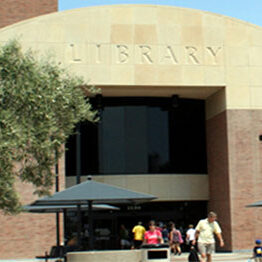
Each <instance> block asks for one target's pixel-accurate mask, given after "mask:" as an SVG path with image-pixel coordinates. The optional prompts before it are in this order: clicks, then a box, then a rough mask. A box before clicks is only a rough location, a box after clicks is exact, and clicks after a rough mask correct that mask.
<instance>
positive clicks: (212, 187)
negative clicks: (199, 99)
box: [206, 112, 232, 250]
mask: <svg viewBox="0 0 262 262" xmlns="http://www.w3.org/2000/svg"><path fill="white" fill-rule="evenodd" d="M206 130H207V161H208V177H209V198H210V201H209V207H208V209H209V211H214V212H216V213H217V214H218V221H219V223H220V225H221V227H222V230H223V236H224V240H225V248H224V250H232V241H231V233H232V232H231V230H232V229H231V214H230V208H231V205H230V189H229V167H228V164H229V163H228V141H227V117H226V112H223V113H221V114H219V115H216V116H215V117H213V118H211V119H209V120H207V122H206Z"/></svg>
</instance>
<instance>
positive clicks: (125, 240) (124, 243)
mask: <svg viewBox="0 0 262 262" xmlns="http://www.w3.org/2000/svg"><path fill="white" fill-rule="evenodd" d="M119 234H120V246H121V249H128V248H130V246H131V245H130V241H129V235H128V230H127V229H126V227H125V225H123V224H122V225H121V226H120V233H119Z"/></svg>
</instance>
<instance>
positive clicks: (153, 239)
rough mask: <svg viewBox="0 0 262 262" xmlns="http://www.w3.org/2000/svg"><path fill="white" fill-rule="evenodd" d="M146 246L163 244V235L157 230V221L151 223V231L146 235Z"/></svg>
mask: <svg viewBox="0 0 262 262" xmlns="http://www.w3.org/2000/svg"><path fill="white" fill-rule="evenodd" d="M143 243H144V244H159V243H163V238H162V233H161V232H160V231H159V230H158V229H156V224H155V221H153V220H151V221H150V222H149V230H148V231H146V232H145V234H144V242H143Z"/></svg>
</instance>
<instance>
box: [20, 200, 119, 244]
mask: <svg viewBox="0 0 262 262" xmlns="http://www.w3.org/2000/svg"><path fill="white" fill-rule="evenodd" d="M81 208H82V210H88V205H82V206H81ZM93 210H95V211H99V210H119V207H115V206H111V205H106V204H97V205H93ZM23 211H24V212H30V213H64V215H65V213H66V212H67V211H77V205H45V206H43V205H40V206H38V205H36V204H35V203H33V204H31V205H25V206H23ZM59 243H60V229H59V221H56V244H57V246H59V245H60V244H59Z"/></svg>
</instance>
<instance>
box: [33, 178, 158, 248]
mask: <svg viewBox="0 0 262 262" xmlns="http://www.w3.org/2000/svg"><path fill="white" fill-rule="evenodd" d="M153 199H156V197H155V196H153V195H150V194H144V193H139V192H135V191H131V190H127V189H124V188H120V187H117V186H112V185H108V184H104V183H100V182H96V181H93V180H92V179H91V177H90V176H89V177H88V180H87V181H85V182H83V183H80V184H77V185H75V186H72V187H69V188H67V189H65V190H63V191H60V192H57V193H54V194H53V195H52V196H49V197H44V198H41V199H39V200H36V201H35V202H34V203H33V204H32V205H38V206H40V205H77V206H78V207H80V206H81V205H85V204H87V205H88V220H89V249H91V250H92V249H93V244H94V239H93V217H92V210H93V204H102V203H103V204H122V203H126V204H136V203H141V202H147V201H151V200H153ZM78 241H79V239H78Z"/></svg>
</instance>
